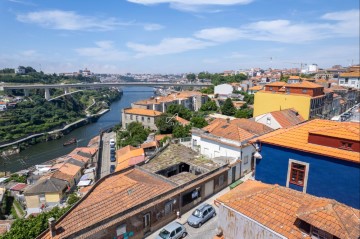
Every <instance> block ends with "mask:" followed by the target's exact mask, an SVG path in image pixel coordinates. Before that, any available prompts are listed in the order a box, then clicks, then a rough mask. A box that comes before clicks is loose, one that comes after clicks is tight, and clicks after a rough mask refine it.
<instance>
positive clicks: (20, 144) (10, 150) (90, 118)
mask: <svg viewBox="0 0 360 239" xmlns="http://www.w3.org/2000/svg"><path fill="white" fill-rule="evenodd" d="M122 95H123V92H122V90H120V89H119V96H118V97H117V98H116V100H121V97H122ZM113 102H114V101H112V102H110V105H111V104H112V103H113ZM95 104H96V102H95V100H94V99H93V103H92V104H91V105H90V106H89V107H87V108H86V110H85V112H86V114H87V117H86V118H82V119H79V120H77V121H75V122H72V123H70V124H67V125H65V126H64V127H63V128H61V129H55V130H51V131H48V132H43V133H37V134H33V135H29V136H27V137H25V138H22V139H19V140H16V141H13V142H9V143H6V144H3V145H0V156H1V155H3V156H9V155H13V154H18V153H20V151H21V150H24V149H26V148H28V147H30V146H32V145H35V144H38V143H41V142H47V141H52V140H57V139H59V138H62V137H64V135H67V134H69V133H70V132H71V131H72V130H74V129H76V128H79V127H82V126H84V125H87V124H90V123H93V122H96V121H97V120H98V119H99V118H100V117H101V116H102V115H103V114H105V113H107V112H108V111H109V109H101V110H100V111H99V112H98V113H96V114H91V115H90V114H89V109H90V108H91V107H92V106H94V105H95Z"/></svg>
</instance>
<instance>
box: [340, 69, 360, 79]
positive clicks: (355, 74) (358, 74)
mask: <svg viewBox="0 0 360 239" xmlns="http://www.w3.org/2000/svg"><path fill="white" fill-rule="evenodd" d="M340 77H354V78H360V72H359V71H353V72H344V73H341V74H340Z"/></svg>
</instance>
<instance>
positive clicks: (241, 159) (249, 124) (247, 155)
mask: <svg viewBox="0 0 360 239" xmlns="http://www.w3.org/2000/svg"><path fill="white" fill-rule="evenodd" d="M271 130H272V129H271V128H269V127H267V126H265V125H262V124H260V123H256V122H254V121H251V120H248V119H234V120H231V121H230V120H223V119H216V120H214V121H213V122H212V123H211V124H210V125H208V126H206V127H204V128H203V129H201V130H200V129H193V130H192V136H191V138H192V141H191V142H192V144H191V146H192V148H193V149H194V150H197V151H199V152H200V153H201V154H202V155H205V156H206V157H209V158H211V159H213V160H215V161H216V160H221V159H225V160H227V161H229V162H230V163H232V164H234V169H233V170H234V173H233V174H232V175H234V181H235V180H237V179H239V178H240V177H241V176H243V175H244V174H246V173H249V172H251V171H252V170H253V169H254V163H255V161H254V160H255V159H254V157H253V155H254V153H255V148H254V147H253V146H252V145H251V144H249V143H248V141H249V140H250V139H252V138H255V137H256V136H259V135H262V134H265V133H268V132H270V131H271ZM232 175H231V176H232Z"/></svg>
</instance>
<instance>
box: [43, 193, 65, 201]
mask: <svg viewBox="0 0 360 239" xmlns="http://www.w3.org/2000/svg"><path fill="white" fill-rule="evenodd" d="M60 199H61V198H60V194H59V193H46V194H45V200H46V202H59V201H60Z"/></svg>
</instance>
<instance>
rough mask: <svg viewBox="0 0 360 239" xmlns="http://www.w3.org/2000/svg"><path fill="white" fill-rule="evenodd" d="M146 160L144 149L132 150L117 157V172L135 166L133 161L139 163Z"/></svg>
mask: <svg viewBox="0 0 360 239" xmlns="http://www.w3.org/2000/svg"><path fill="white" fill-rule="evenodd" d="M134 158H136V159H134ZM144 160H145V152H144V149H143V148H139V149H133V150H130V151H128V152H126V153H124V154H121V155H119V156H117V157H116V162H117V165H116V169H115V171H120V170H122V169H125V168H127V167H129V166H131V165H134V164H133V163H131V161H135V163H139V162H142V161H144Z"/></svg>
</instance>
